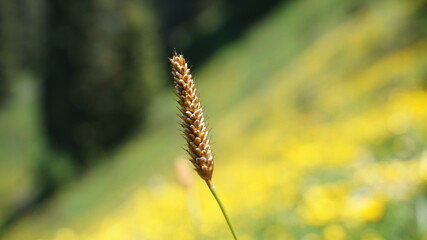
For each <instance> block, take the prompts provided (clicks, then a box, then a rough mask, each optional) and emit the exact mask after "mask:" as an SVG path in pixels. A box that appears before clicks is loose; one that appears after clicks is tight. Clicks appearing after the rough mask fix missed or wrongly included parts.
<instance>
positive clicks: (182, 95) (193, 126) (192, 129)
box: [169, 51, 237, 240]
mask: <svg viewBox="0 0 427 240" xmlns="http://www.w3.org/2000/svg"><path fill="white" fill-rule="evenodd" d="M169 61H170V63H171V67H172V76H173V80H174V83H175V94H176V96H177V97H178V101H177V102H178V104H179V106H180V108H179V110H180V111H181V115H180V117H181V120H182V122H181V126H182V127H183V136H184V138H185V140H186V141H187V152H188V154H189V155H190V158H189V160H190V162H191V163H192V164H193V167H194V170H196V172H197V173H198V174H199V176H200V177H201V178H202V179H203V180H205V182H206V183H207V184H208V187H209V190H210V191H211V193H212V195H213V196H214V198H215V200H216V201H217V203H218V205H219V207H220V209H221V211H222V214H223V215H224V218H225V220H226V221H227V224H228V227H229V228H230V231H231V233H232V234H233V237H234V239H235V240H237V236H236V232H235V231H234V228H233V225H231V222H230V218H229V217H228V215H227V212H226V211H225V208H224V205H223V204H222V202H221V200H220V198H219V197H218V194H217V193H216V191H215V187H214V185H213V184H212V173H213V170H214V157H213V154H212V151H211V146H210V144H209V137H208V130H207V127H206V124H205V118H204V114H203V109H202V107H201V105H200V101H199V95H198V93H197V89H196V85H195V83H194V80H193V76H192V75H191V73H190V67H189V66H188V63H187V60H185V58H184V56H183V55H182V54H177V53H176V51H174V52H173V56H172V58H170V59H169Z"/></svg>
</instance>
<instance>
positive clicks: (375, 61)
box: [3, 0, 427, 240]
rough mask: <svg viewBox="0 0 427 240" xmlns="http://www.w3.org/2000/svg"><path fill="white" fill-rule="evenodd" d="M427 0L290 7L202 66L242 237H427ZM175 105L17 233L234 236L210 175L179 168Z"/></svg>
mask: <svg viewBox="0 0 427 240" xmlns="http://www.w3.org/2000/svg"><path fill="white" fill-rule="evenodd" d="M425 5H426V1H398V0H389V1H374V2H371V1H354V2H351V1H338V0H326V1H308V0H302V1H297V2H293V3H288V4H286V5H283V6H282V7H280V8H278V9H276V10H275V11H274V12H273V13H271V15H270V16H268V17H267V18H266V19H264V20H263V21H262V22H259V23H258V24H257V25H256V26H254V27H253V29H252V30H251V31H249V32H248V33H247V34H246V35H245V36H244V37H243V38H242V39H240V40H239V41H236V42H234V43H232V44H231V45H229V46H227V47H226V48H225V49H223V50H222V51H221V52H218V53H217V54H216V55H215V56H214V58H212V59H211V61H210V62H208V63H207V64H206V65H204V66H194V67H193V71H194V74H193V75H194V76H195V79H196V81H197V83H198V87H199V92H200V94H201V101H202V104H203V106H204V109H205V111H206V113H207V115H208V122H209V127H210V128H211V131H210V132H211V133H212V134H213V139H212V140H213V150H214V152H215V154H216V155H215V157H216V159H215V161H216V169H215V172H214V177H213V179H214V182H215V185H216V187H217V189H218V192H219V194H220V195H221V196H222V198H223V201H224V203H225V205H226V206H227V208H228V210H229V212H230V215H231V218H232V220H233V222H234V223H235V225H236V226H235V227H236V230H237V232H238V235H240V236H241V239H269V240H270V239H305V240H310V239H328V240H329V239H331V240H332V239H333V240H340V239H366V240H368V239H369V240H374V239H375V240H376V239H396V240H397V239H423V238H426V237H427V232H426V230H427V229H426V227H425V226H427V218H426V216H427V198H426V197H425V192H426V190H425V189H426V182H427V148H426V145H425V142H426V140H427V125H426V124H425V122H426V121H427V108H426V107H425V106H427V91H426V87H427V70H426V69H427V30H426V29H425V26H426V25H425V24H426V23H427V19H426V17H425V16H426V14H425V13H426V10H425ZM184 54H185V53H184ZM165 58H166V56H165ZM165 60H166V59H165ZM190 62H191V59H190ZM175 105H176V104H175V97H174V96H173V92H172V90H170V91H169V90H167V91H165V92H164V93H162V94H159V96H158V97H157V98H156V99H155V101H154V103H153V104H152V106H151V107H150V116H151V117H150V119H149V123H148V127H147V129H148V133H145V134H144V135H142V134H141V135H140V136H138V137H136V138H135V139H134V140H132V141H131V142H129V143H128V145H127V146H126V147H124V148H123V149H121V150H120V151H119V152H117V153H116V154H115V155H114V156H111V157H110V158H111V159H109V160H110V161H106V163H105V164H103V165H102V166H100V167H98V168H96V169H94V170H93V171H92V172H90V173H89V174H88V175H87V176H85V177H84V179H82V180H81V181H79V182H76V183H74V184H72V185H70V186H68V187H67V188H66V189H63V190H62V191H61V192H60V193H59V194H58V196H56V197H55V198H54V199H53V200H51V201H50V202H48V203H46V204H45V205H44V206H42V207H41V208H40V209H39V210H38V211H37V212H35V213H34V214H32V215H31V216H29V217H27V218H25V219H23V220H22V221H20V222H19V223H18V224H16V225H15V226H13V228H12V229H11V230H10V231H9V232H7V234H6V235H5V236H4V238H3V239H8V240H14V239H16V240H20V239H54V240H77V239H91V240H95V239H102V240H109V239H150V240H152V239H229V238H231V236H230V233H229V232H228V231H227V228H226V225H225V222H224V220H223V219H222V217H221V213H220V212H219V210H218V208H217V206H216V203H215V202H214V200H213V199H212V197H211V196H210V195H209V192H208V189H207V188H206V187H205V186H203V185H204V183H203V182H202V181H201V180H200V179H198V178H197V177H194V184H195V185H194V186H193V187H192V188H190V189H184V188H183V187H181V186H180V184H179V182H178V181H177V180H176V177H175V176H174V164H175V159H177V158H179V157H180V156H182V155H184V151H183V150H182V148H181V146H183V143H184V140H183V139H181V138H180V136H179V131H178V130H177V128H178V127H177V124H176V122H177V117H176V113H177V109H176V107H175ZM194 176H195V174H194Z"/></svg>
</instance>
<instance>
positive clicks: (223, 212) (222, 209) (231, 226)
mask: <svg viewBox="0 0 427 240" xmlns="http://www.w3.org/2000/svg"><path fill="white" fill-rule="evenodd" d="M206 183H207V184H208V187H209V190H211V193H212V195H213V196H214V197H215V200H216V202H217V203H218V205H219V208H220V209H221V212H222V215H224V218H225V221H227V224H228V227H229V228H230V231H231V234H233V237H234V239H235V240H237V235H236V232H235V231H234V228H233V225H232V224H231V222H230V219H229V218H228V215H227V212H226V211H225V207H224V205H223V204H222V202H221V199H220V198H219V196H218V194H217V193H216V190H215V187H214V185H213V183H212V181H211V180H209V181H206Z"/></svg>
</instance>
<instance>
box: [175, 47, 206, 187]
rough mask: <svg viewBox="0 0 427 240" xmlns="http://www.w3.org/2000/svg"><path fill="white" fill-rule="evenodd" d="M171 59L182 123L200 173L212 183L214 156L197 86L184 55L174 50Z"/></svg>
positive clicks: (189, 149) (188, 149)
mask: <svg viewBox="0 0 427 240" xmlns="http://www.w3.org/2000/svg"><path fill="white" fill-rule="evenodd" d="M169 61H170V62H171V67H172V75H173V79H174V82H175V90H176V95H177V96H178V103H179V105H180V111H181V116H180V117H181V119H182V123H181V126H182V127H183V128H184V129H183V133H184V137H185V139H186V141H187V146H188V148H187V152H188V154H189V155H190V161H191V162H192V164H193V165H194V168H195V170H196V172H197V173H198V174H199V176H200V177H201V178H202V179H204V180H205V181H206V182H207V183H208V184H209V183H210V182H211V179H212V173H213V169H214V163H213V155H212V152H211V147H210V145H209V138H208V130H207V129H206V125H205V119H204V116H203V109H202V107H201V106H200V102H199V97H198V95H197V90H196V86H195V84H194V81H193V77H192V76H191V73H190V68H189V67H188V65H187V62H186V60H185V59H184V56H183V55H181V54H180V55H178V54H177V53H176V52H174V53H173V56H172V58H170V59H169Z"/></svg>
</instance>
